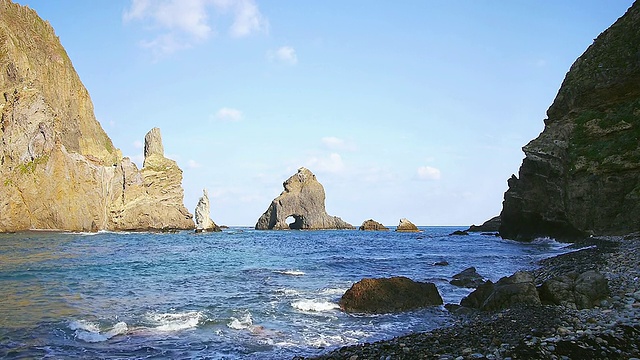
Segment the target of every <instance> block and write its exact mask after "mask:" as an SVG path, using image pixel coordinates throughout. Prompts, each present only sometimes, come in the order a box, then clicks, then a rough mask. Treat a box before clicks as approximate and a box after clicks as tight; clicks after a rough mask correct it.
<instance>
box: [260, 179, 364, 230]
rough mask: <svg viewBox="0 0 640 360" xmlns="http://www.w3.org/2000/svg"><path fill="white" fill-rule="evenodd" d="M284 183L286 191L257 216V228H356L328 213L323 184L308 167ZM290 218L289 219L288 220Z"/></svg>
mask: <svg viewBox="0 0 640 360" xmlns="http://www.w3.org/2000/svg"><path fill="white" fill-rule="evenodd" d="M283 186H284V191H283V192H282V193H281V194H280V196H278V197H277V198H275V199H274V200H273V201H272V202H271V205H270V206H269V208H268V209H267V211H265V213H264V214H262V216H261V217H260V218H259V219H258V222H257V223H256V226H255V228H256V230H290V229H291V230H319V229H353V228H354V227H353V226H352V225H351V224H348V223H346V222H345V221H343V220H342V219H340V218H339V217H337V216H329V215H328V214H327V212H326V210H325V205H324V201H325V193H324V187H322V184H320V183H319V182H318V180H316V176H315V175H314V174H313V173H312V172H311V171H309V170H308V169H306V168H300V169H298V172H297V173H296V174H294V175H292V176H291V177H290V178H289V179H287V180H286V181H285V182H284V183H283ZM287 219H290V221H289V223H288V222H287ZM291 220H293V221H291Z"/></svg>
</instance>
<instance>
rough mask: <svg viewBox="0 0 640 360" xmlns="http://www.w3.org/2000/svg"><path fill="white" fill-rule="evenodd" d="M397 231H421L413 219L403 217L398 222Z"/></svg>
mask: <svg viewBox="0 0 640 360" xmlns="http://www.w3.org/2000/svg"><path fill="white" fill-rule="evenodd" d="M396 231H399V232H419V231H420V230H419V229H418V227H417V226H415V225H414V224H413V223H412V222H411V221H409V220H407V219H404V218H403V219H400V223H399V224H398V227H397V228H396Z"/></svg>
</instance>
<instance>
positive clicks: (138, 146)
mask: <svg viewBox="0 0 640 360" xmlns="http://www.w3.org/2000/svg"><path fill="white" fill-rule="evenodd" d="M133 147H134V148H136V149H142V148H143V147H144V144H143V143H142V141H140V140H136V141H134V142H133Z"/></svg>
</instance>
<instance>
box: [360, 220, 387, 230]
mask: <svg viewBox="0 0 640 360" xmlns="http://www.w3.org/2000/svg"><path fill="white" fill-rule="evenodd" d="M360 230H363V231H389V228H388V227H386V226H384V225H382V224H381V223H379V222H377V221H375V220H373V219H369V220H365V221H364V222H363V223H362V225H360Z"/></svg>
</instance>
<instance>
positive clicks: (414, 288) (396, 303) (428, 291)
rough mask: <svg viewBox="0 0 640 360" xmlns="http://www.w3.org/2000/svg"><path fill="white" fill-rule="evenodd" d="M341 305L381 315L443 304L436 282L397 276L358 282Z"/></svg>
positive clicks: (357, 311)
mask: <svg viewBox="0 0 640 360" xmlns="http://www.w3.org/2000/svg"><path fill="white" fill-rule="evenodd" d="M339 305H340V309H342V310H343V311H345V312H354V313H373V314H381V313H393V312H400V311H407V310H411V309H418V308H423V307H427V306H433V305H442V297H441V296H440V293H439V292H438V289H437V288H436V285H435V284H434V283H428V282H418V281H413V280H411V279H409V278H407V277H404V276H396V277H392V278H381V279H362V280H360V281H358V282H357V283H355V284H353V286H351V288H350V289H349V290H347V291H346V292H345V293H344V295H342V298H340V302H339Z"/></svg>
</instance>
